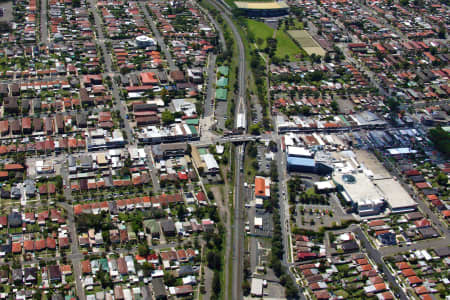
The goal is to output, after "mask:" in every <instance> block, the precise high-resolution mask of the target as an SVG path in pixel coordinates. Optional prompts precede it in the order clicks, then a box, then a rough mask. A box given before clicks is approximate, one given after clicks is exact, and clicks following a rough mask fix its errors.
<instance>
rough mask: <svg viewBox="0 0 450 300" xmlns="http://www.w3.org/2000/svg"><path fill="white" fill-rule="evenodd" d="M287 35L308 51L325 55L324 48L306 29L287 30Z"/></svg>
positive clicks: (309, 53)
mask: <svg viewBox="0 0 450 300" xmlns="http://www.w3.org/2000/svg"><path fill="white" fill-rule="evenodd" d="M288 33H289V35H290V36H291V37H292V38H293V39H294V40H295V41H296V42H297V43H298V44H299V45H300V47H302V48H303V50H305V51H306V53H308V55H311V54H315V55H320V56H325V50H323V48H322V47H320V45H319V44H318V43H317V42H316V41H315V40H314V39H313V38H312V36H311V35H310V34H309V32H308V31H306V30H289V31H288Z"/></svg>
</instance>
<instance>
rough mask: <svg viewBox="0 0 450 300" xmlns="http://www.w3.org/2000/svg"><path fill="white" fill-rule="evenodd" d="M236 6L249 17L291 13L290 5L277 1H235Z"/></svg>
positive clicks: (276, 15) (279, 15)
mask: <svg viewBox="0 0 450 300" xmlns="http://www.w3.org/2000/svg"><path fill="white" fill-rule="evenodd" d="M234 4H235V5H236V7H237V8H238V9H239V10H241V11H243V12H244V13H245V14H246V15H247V16H249V17H281V16H285V15H287V14H288V13H289V6H288V5H287V4H286V3H285V2H283V1H276V2H240V1H238V2H234Z"/></svg>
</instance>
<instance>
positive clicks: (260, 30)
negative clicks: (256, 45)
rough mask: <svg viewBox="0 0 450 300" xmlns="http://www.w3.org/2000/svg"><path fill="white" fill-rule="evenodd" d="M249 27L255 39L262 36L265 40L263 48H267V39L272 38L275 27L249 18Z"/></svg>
mask: <svg viewBox="0 0 450 300" xmlns="http://www.w3.org/2000/svg"><path fill="white" fill-rule="evenodd" d="M247 27H248V31H250V32H251V33H253V35H254V37H255V40H256V39H257V38H261V39H262V40H263V44H262V45H261V48H265V47H266V39H267V38H271V37H272V36H273V29H272V28H271V27H269V26H268V25H266V24H264V23H262V22H258V21H255V20H252V19H248V20H247Z"/></svg>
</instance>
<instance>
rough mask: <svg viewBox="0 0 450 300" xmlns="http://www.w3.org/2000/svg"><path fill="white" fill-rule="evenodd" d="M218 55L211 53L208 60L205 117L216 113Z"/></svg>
mask: <svg viewBox="0 0 450 300" xmlns="http://www.w3.org/2000/svg"><path fill="white" fill-rule="evenodd" d="M215 69H216V55H215V54H210V55H209V61H208V69H207V77H208V83H207V85H206V98H205V106H204V111H203V116H204V117H209V116H211V115H212V114H214V98H215V93H214V91H215V90H216V89H215V88H214V84H215V83H216V72H215Z"/></svg>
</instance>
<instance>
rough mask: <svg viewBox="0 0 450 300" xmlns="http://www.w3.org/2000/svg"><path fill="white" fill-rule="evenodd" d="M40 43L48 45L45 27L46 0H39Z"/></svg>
mask: <svg viewBox="0 0 450 300" xmlns="http://www.w3.org/2000/svg"><path fill="white" fill-rule="evenodd" d="M40 21H41V24H40V31H41V43H44V45H46V46H48V44H49V41H48V28H47V0H41V20H40Z"/></svg>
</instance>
